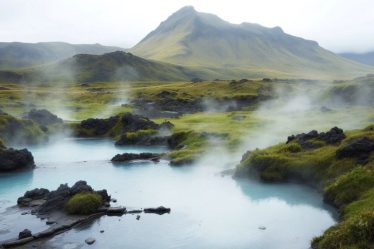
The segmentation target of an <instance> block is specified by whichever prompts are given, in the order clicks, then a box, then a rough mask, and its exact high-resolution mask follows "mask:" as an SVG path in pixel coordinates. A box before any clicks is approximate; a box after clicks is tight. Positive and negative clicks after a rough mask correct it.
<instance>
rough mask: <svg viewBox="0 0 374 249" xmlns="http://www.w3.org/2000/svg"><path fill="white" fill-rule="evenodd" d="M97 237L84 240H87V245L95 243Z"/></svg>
mask: <svg viewBox="0 0 374 249" xmlns="http://www.w3.org/2000/svg"><path fill="white" fill-rule="evenodd" d="M95 241H96V240H95V239H94V238H87V239H86V240H85V241H84V242H86V244H87V245H92V244H93V243H95Z"/></svg>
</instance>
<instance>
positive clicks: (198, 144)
mask: <svg viewBox="0 0 374 249" xmlns="http://www.w3.org/2000/svg"><path fill="white" fill-rule="evenodd" d="M207 143H208V140H207V138H206V137H204V136H203V134H201V133H197V132H193V131H184V132H177V133H174V134H173V135H172V136H171V137H170V138H169V139H168V144H169V147H170V148H171V149H172V151H171V152H170V153H169V157H170V165H172V166H177V165H183V164H188V163H192V162H193V161H195V160H196V159H197V158H198V157H199V156H200V155H201V154H202V153H203V152H204V149H205V147H206V145H207Z"/></svg>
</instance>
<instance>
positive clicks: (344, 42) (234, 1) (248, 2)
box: [0, 0, 374, 52]
mask: <svg viewBox="0 0 374 249" xmlns="http://www.w3.org/2000/svg"><path fill="white" fill-rule="evenodd" d="M185 5H192V6H194V7H195V9H196V10H197V11H201V12H208V13H214V14H217V15H218V16H220V17H221V18H223V19H225V20H227V21H229V22H232V23H241V22H251V23H258V24H261V25H263V26H267V27H274V26H280V27H282V28H283V30H284V31H285V32H287V33H289V34H292V35H296V36H300V37H303V38H306V39H311V40H315V41H317V42H318V43H319V44H320V45H321V46H322V47H325V48H327V49H330V50H332V51H334V52H343V51H356V52H365V51H368V50H374V1H373V0H226V1H224V0H158V1H155V0H132V1H129V0H0V41H22V42H38V41H65V42H71V43H102V44H105V45H117V46H122V47H126V48H128V47H131V46H133V45H135V44H136V43H137V42H138V41H139V40H141V39H142V38H143V37H144V36H145V35H146V34H147V33H149V32H150V31H151V30H153V29H155V28H156V27H157V26H158V25H159V23H160V22H161V21H163V20H165V19H166V18H167V17H168V16H169V15H171V14H172V13H173V12H175V11H177V10H178V9H179V8H181V7H183V6H185Z"/></svg>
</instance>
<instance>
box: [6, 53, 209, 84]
mask: <svg viewBox="0 0 374 249" xmlns="http://www.w3.org/2000/svg"><path fill="white" fill-rule="evenodd" d="M204 76H206V73H205V72H199V71H194V70H191V69H188V68H185V67H182V66H176V65H172V64H168V63H163V62H155V61H150V60H146V59H143V58H140V57H138V56H135V55H132V54H131V53H126V52H122V51H116V52H112V53H107V54H103V55H90V54H79V55H75V56H73V57H71V58H69V59H65V60H62V61H59V62H57V63H52V64H48V65H44V66H39V67H34V68H30V69H22V70H16V71H0V81H1V82H32V81H37V82H55V81H68V82H107V81H137V80H139V81H142V80H155V81H172V80H175V81H179V80H191V79H192V78H194V77H204Z"/></svg>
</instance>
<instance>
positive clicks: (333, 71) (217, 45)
mask: <svg viewBox="0 0 374 249" xmlns="http://www.w3.org/2000/svg"><path fill="white" fill-rule="evenodd" d="M130 51H131V52H132V53H134V54H136V55H138V56H141V57H144V58H147V59H154V60H159V61H165V62H169V63H175V64H179V65H184V66H190V67H205V68H210V69H211V70H216V71H219V69H224V70H227V72H228V73H229V75H231V74H235V73H236V74H239V75H241V76H245V75H248V76H249V77H250V76H253V75H259V76H260V75H268V76H280V77H286V76H290V77H295V76H297V77H311V78H326V77H332V76H333V77H338V78H345V77H352V76H356V75H362V74H366V73H369V72H374V68H372V67H369V66H366V65H361V64H359V63H356V62H353V61H350V60H347V59H345V58H342V57H339V56H337V55H335V54H334V53H332V52H330V51H328V50H325V49H323V48H321V47H320V46H319V45H318V44H317V43H316V42H314V41H309V40H305V39H302V38H299V37H295V36H291V35H288V34H286V33H284V32H283V31H282V29H281V28H279V27H275V28H265V27H263V26H260V25H257V24H250V23H242V24H240V25H237V24H231V23H228V22H226V21H224V20H222V19H220V18H219V17H217V16H215V15H212V14H206V13H199V12H197V11H195V10H194V9H193V7H184V8H182V9H181V10H179V11H177V12H176V13H174V14H173V15H171V16H170V17H169V18H168V19H167V20H166V21H164V22H162V23H161V24H160V25H159V27H158V28H157V29H156V30H154V31H152V32H151V33H150V34H148V35H147V36H146V37H145V38H144V39H143V40H142V41H140V42H139V43H138V44H137V45H136V46H135V47H133V48H132V49H130Z"/></svg>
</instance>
